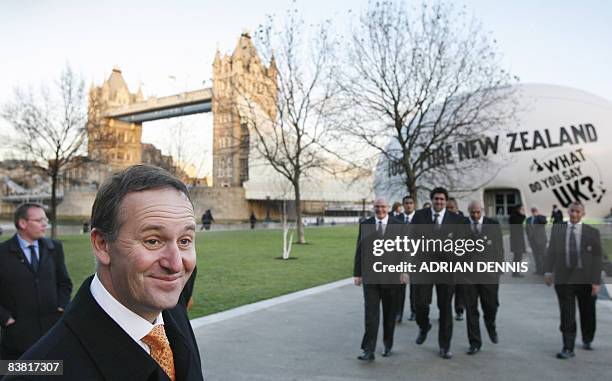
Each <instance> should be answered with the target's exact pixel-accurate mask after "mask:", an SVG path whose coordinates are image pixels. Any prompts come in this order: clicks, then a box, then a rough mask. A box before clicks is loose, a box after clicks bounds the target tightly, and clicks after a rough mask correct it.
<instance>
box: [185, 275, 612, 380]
mask: <svg viewBox="0 0 612 381" xmlns="http://www.w3.org/2000/svg"><path fill="white" fill-rule="evenodd" d="M348 281H349V280H346V281H344V283H343V282H340V283H337V284H334V285H332V286H327V287H323V288H319V289H315V290H314V291H310V292H302V294H298V295H297V296H296V297H295V298H293V297H291V296H289V297H287V296H286V297H283V298H284V299H281V300H279V303H278V304H277V303H275V301H274V300H272V301H267V302H264V304H255V305H251V306H248V307H243V308H242V309H241V310H238V311H228V312H224V313H221V314H217V315H211V316H209V317H205V318H201V319H196V320H195V321H194V327H195V333H196V337H197V340H198V345H199V348H200V351H201V354H202V358H203V364H204V372H205V375H206V378H207V380H230V381H237V380H266V381H273V380H283V381H285V380H330V381H334V380H470V381H472V380H475V379H479V380H500V381H502V380H511V381H520V380H529V381H532V380H538V379H540V380H610V379H612V302H611V301H598V303H597V306H598V307H597V319H598V320H597V333H596V337H595V341H594V347H595V351H592V352H587V351H584V350H582V349H579V347H577V349H576V357H575V358H573V359H571V360H568V361H561V360H557V359H556V358H555V357H554V356H555V353H556V352H557V351H558V350H559V349H560V348H561V333H560V332H559V330H558V326H559V312H558V307H557V301H556V296H555V293H554V290H553V288H548V287H546V286H544V285H540V284H533V283H532V284H528V283H524V284H502V285H501V286H500V301H501V306H500V310H499V314H498V330H499V335H500V343H499V344H497V345H494V344H491V343H490V342H489V341H488V337H487V336H486V330H484V327H482V333H483V335H484V336H483V341H484V345H483V351H482V352H481V353H479V354H477V355H476V356H468V355H467V354H465V350H466V349H467V347H468V342H467V337H466V329H465V321H463V322H455V325H454V335H453V342H452V348H451V349H452V350H453V352H454V353H455V357H454V358H453V359H452V360H442V359H440V358H439V357H438V356H437V327H436V326H435V322H436V320H437V319H436V318H437V312H436V309H435V308H432V316H430V317H431V318H432V321H433V322H434V327H433V329H432V331H431V332H430V335H429V337H428V339H427V341H426V342H425V344H423V345H422V346H418V345H416V344H415V343H414V340H415V338H416V335H417V327H416V324H415V323H414V322H405V323H404V324H401V325H399V326H398V327H397V330H396V332H395V346H394V355H393V356H392V357H389V358H385V357H382V356H380V355H379V353H380V350H382V343H381V342H380V337H379V344H378V346H379V348H378V353H377V357H376V361H374V362H373V363H369V364H364V363H362V362H360V361H358V360H357V359H356V356H357V355H358V354H359V353H360V350H359V345H360V341H361V335H362V334H363V306H362V303H363V298H362V293H361V289H360V288H357V287H355V286H352V285H349V284H347V283H348ZM434 295H435V293H434ZM433 306H435V300H434V303H433ZM380 335H381V332H379V336H380ZM578 342H580V335H578Z"/></svg>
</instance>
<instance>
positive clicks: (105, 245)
mask: <svg viewBox="0 0 612 381" xmlns="http://www.w3.org/2000/svg"><path fill="white" fill-rule="evenodd" d="M90 239H91V247H92V249H93V252H94V255H95V256H96V259H97V260H98V262H99V263H100V264H102V265H104V266H108V265H110V261H111V258H110V242H109V241H108V240H107V239H106V236H105V235H104V233H102V232H101V231H100V230H99V229H98V228H93V229H92V230H91V233H90Z"/></svg>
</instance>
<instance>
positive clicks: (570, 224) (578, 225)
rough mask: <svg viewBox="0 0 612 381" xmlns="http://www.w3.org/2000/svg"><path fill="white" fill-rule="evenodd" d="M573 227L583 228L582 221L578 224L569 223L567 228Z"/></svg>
mask: <svg viewBox="0 0 612 381" xmlns="http://www.w3.org/2000/svg"><path fill="white" fill-rule="evenodd" d="M572 226H575V227H576V228H579V227H581V226H582V220H580V221H578V223H577V224H572V223H571V222H569V221H567V227H568V228H569V227H572Z"/></svg>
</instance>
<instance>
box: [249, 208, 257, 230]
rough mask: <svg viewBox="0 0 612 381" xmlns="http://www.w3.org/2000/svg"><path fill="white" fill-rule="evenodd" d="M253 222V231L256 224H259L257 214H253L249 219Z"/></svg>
mask: <svg viewBox="0 0 612 381" xmlns="http://www.w3.org/2000/svg"><path fill="white" fill-rule="evenodd" d="M249 221H250V222H251V230H252V229H255V224H256V223H257V217H255V213H253V212H251V217H250V218H249Z"/></svg>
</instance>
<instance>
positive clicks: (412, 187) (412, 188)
mask: <svg viewBox="0 0 612 381" xmlns="http://www.w3.org/2000/svg"><path fill="white" fill-rule="evenodd" d="M408 194H409V195H411V196H412V199H413V200H414V207H415V208H417V207H418V206H419V191H418V190H417V186H416V182H415V181H414V180H411V181H409V182H408Z"/></svg>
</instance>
